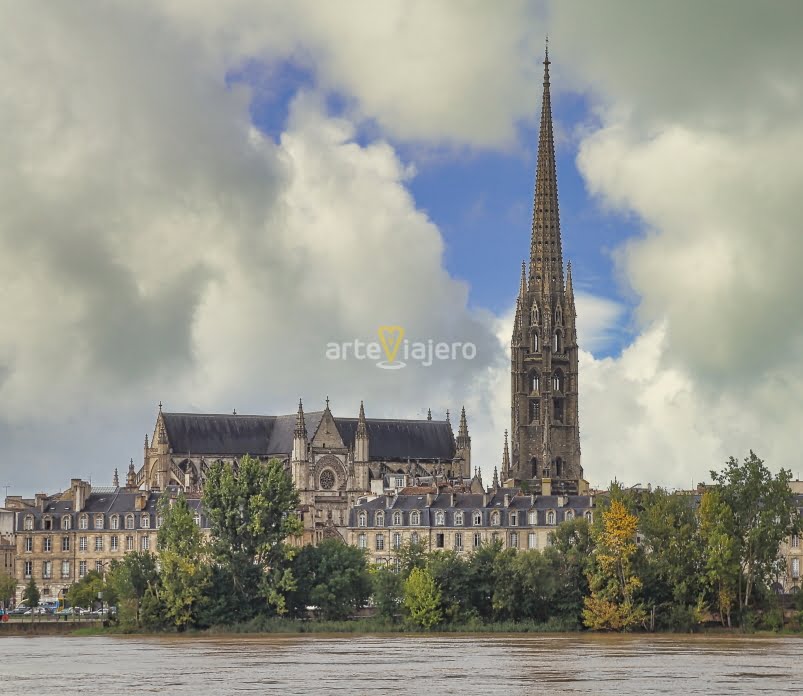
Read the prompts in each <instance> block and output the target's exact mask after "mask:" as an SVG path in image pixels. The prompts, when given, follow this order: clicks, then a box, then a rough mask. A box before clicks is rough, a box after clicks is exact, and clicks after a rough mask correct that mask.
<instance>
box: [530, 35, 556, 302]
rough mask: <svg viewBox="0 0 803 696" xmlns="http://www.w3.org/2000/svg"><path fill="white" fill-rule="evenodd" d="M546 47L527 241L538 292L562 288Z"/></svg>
mask: <svg viewBox="0 0 803 696" xmlns="http://www.w3.org/2000/svg"><path fill="white" fill-rule="evenodd" d="M549 65H550V62H549V46H548V45H547V50H546V53H545V56H544V93H543V97H542V102H541V129H540V131H539V135H538V165H537V168H536V172H535V197H534V198H535V199H534V204H533V229H532V240H531V243H530V288H531V289H533V290H536V291H538V292H540V293H548V292H550V291H551V292H555V291H556V290H558V289H563V251H562V249H561V240H560V215H559V212H558V175H557V166H556V164H555V139H554V136H553V132H552V100H551V98H550V93H549Z"/></svg>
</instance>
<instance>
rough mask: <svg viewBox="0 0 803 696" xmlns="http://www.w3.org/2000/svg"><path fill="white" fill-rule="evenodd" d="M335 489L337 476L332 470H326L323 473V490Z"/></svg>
mask: <svg viewBox="0 0 803 696" xmlns="http://www.w3.org/2000/svg"><path fill="white" fill-rule="evenodd" d="M334 487H335V474H334V472H333V471H332V470H331V469H325V470H324V471H323V472H322V473H321V488H323V489H324V490H327V491H329V490H331V489H332V488H334Z"/></svg>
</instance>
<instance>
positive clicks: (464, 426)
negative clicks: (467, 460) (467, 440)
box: [457, 406, 468, 437]
mask: <svg viewBox="0 0 803 696" xmlns="http://www.w3.org/2000/svg"><path fill="white" fill-rule="evenodd" d="M457 437H468V423H467V422H466V407H465V406H463V408H462V410H461V411H460V427H459V429H458V431H457Z"/></svg>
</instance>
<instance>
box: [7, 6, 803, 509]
mask: <svg viewBox="0 0 803 696" xmlns="http://www.w3.org/2000/svg"><path fill="white" fill-rule="evenodd" d="M0 20H1V24H0V25H1V26H3V27H4V29H5V31H4V37H3V42H2V48H0V56H1V58H0V490H3V487H4V486H5V485H6V484H8V485H10V486H11V488H10V489H9V493H21V494H29V493H32V492H33V491H34V490H46V491H53V490H56V489H60V488H63V487H65V486H66V485H67V484H68V483H69V479H70V478H71V477H75V476H83V477H91V479H92V481H93V482H95V483H98V484H102V485H108V484H110V482H111V476H112V472H113V470H114V468H115V467H119V468H120V469H121V470H123V469H125V467H126V466H127V463H128V461H129V459H130V458H132V457H133V458H134V461H135V463H136V464H137V465H138V466H139V464H140V463H141V461H142V443H143V440H144V437H145V433H146V432H149V431H151V430H152V428H153V422H154V419H155V415H156V412H157V404H158V402H159V401H162V402H163V403H164V404H165V408H166V409H169V410H173V411H212V412H231V411H232V409H235V408H236V409H237V411H238V412H239V413H246V412H254V413H285V412H292V411H293V410H294V404H295V402H296V399H297V398H298V397H299V396H301V397H303V399H304V401H305V404H306V405H307V408H310V409H315V408H320V407H321V406H322V404H323V400H324V398H325V397H326V396H327V395H329V397H330V398H331V403H332V408H333V410H334V411H335V412H336V413H337V414H339V415H356V412H357V409H358V406H359V401H360V399H364V400H365V407H366V412H367V413H368V415H369V416H374V417H388V416H393V417H422V416H424V414H425V413H426V409H427V408H428V407H431V408H432V410H433V413H434V414H435V415H436V416H437V415H438V414H440V415H443V414H444V413H445V411H446V409H447V408H448V409H451V410H452V412H453V413H454V412H455V411H458V410H459V408H460V406H461V405H462V404H465V405H466V408H467V411H468V415H469V428H470V431H471V435H472V438H473V452H474V459H475V462H476V463H477V464H480V465H481V466H482V468H483V470H484V472H485V474H486V477H489V476H490V474H491V472H492V470H493V466H494V465H496V464H498V463H499V461H500V458H501V448H502V432H503V430H504V429H505V428H506V427H508V424H509V413H510V410H509V372H508V358H507V352H506V351H507V346H508V342H509V338H510V333H511V315H512V309H513V303H514V300H515V294H516V291H517V287H518V274H519V267H520V263H521V260H522V258H523V257H524V256H526V254H527V250H528V244H529V235H530V226H529V220H530V217H531V201H532V188H533V172H534V167H535V150H536V131H537V123H538V118H539V113H538V110H539V106H540V92H541V75H542V70H543V66H542V65H541V61H542V60H543V42H544V36H545V35H546V34H547V33H548V34H549V37H550V57H551V59H552V61H553V64H552V78H553V79H552V84H553V104H554V114H555V120H556V123H555V128H556V133H557V139H558V148H559V152H558V157H559V161H558V178H559V190H560V197H561V216H562V228H563V239H564V256H565V258H566V259H567V260H568V259H572V261H573V264H574V278H575V287H576V288H578V289H579V290H580V292H581V295H580V299H579V303H578V305H579V306H578V313H579V317H578V321H579V323H580V341H581V345H582V349H583V352H582V356H581V368H580V369H581V374H580V384H581V414H580V417H581V437H582V446H583V465H584V467H585V471H586V475H587V478H588V479H589V480H590V481H591V482H592V484H595V485H606V484H607V482H608V481H610V480H611V479H612V478H614V477H618V478H619V479H620V480H622V481H624V482H626V483H628V484H634V483H639V482H641V483H646V482H648V481H650V482H653V483H657V484H663V485H667V486H671V487H688V486H690V485H691V484H692V483H695V482H697V481H699V480H704V479H705V478H706V477H707V475H708V474H707V472H708V471H709V469H711V468H712V467H714V468H715V467H718V466H719V465H720V464H721V463H722V462H723V461H724V459H725V458H726V457H727V456H729V455H730V454H734V455H737V456H743V455H745V454H746V453H747V450H748V449H749V448H753V449H754V450H755V451H756V452H758V453H759V455H760V456H762V457H763V458H765V459H766V460H767V461H768V463H769V464H770V465H771V466H773V467H774V468H777V467H780V466H784V467H787V468H791V469H792V471H793V473H795V474H797V473H799V472H800V473H803V471H801V470H803V466H801V465H800V464H799V461H800V454H799V451H800V447H799V445H800V434H799V430H800V422H801V419H802V418H803V362H802V361H801V360H800V357H801V355H803V311H801V303H800V300H799V297H800V296H801V294H803V273H801V272H800V268H801V261H803V234H801V230H800V224H801V223H800V220H801V215H800V192H801V191H802V190H803V159H801V157H800V155H799V153H800V152H801V151H803V74H801V71H800V65H801V64H803V49H801V47H800V41H799V27H800V26H801V25H803V5H801V4H800V3H799V2H795V1H792V0H790V1H789V2H781V1H778V2H774V3H772V4H770V5H769V6H767V5H761V6H759V5H757V4H755V3H750V2H747V1H745V2H730V1H729V2H725V1H724V0H723V1H720V2H715V1H713V0H712V1H709V2H707V3H704V4H700V3H697V2H674V3H671V4H662V5H659V4H656V3H650V4H634V3H632V2H616V1H615V0H611V1H609V2H606V3H604V4H602V3H593V2H585V3H581V2H560V3H557V2H556V3H545V4H542V3H537V2H516V1H515V0H508V1H507V2H505V3H489V2H483V1H476V2H470V1H468V0H466V1H465V2H460V3H457V2H445V1H443V2H437V1H436V2H432V1H431V0H427V1H423V0H421V1H415V0H408V1H405V2H402V1H401V0H400V1H398V2H394V1H393V0H384V1H383V2H381V3H377V2H368V1H363V2H357V1H348V0H341V1H340V2H337V3H323V2H317V1H316V2H312V1H310V2H295V3H286V2H278V1H277V2H267V1H266V0H230V1H229V2H226V3H219V2H215V1H212V0H160V1H159V2H140V3H127V2H108V1H104V2H100V1H98V2H92V1H91V0H85V1H84V2H82V3H57V4H54V3H46V2H36V1H32V2H27V3H24V4H20V3H15V2H11V1H9V2H0ZM385 324H397V325H401V326H403V327H404V328H405V331H406V335H407V337H408V338H410V339H411V340H417V339H428V338H432V339H434V340H445V341H472V342H474V343H475V344H476V346H477V356H476V358H475V359H474V360H471V361H467V360H462V361H455V362H453V363H448V364H446V363H441V364H439V365H435V366H433V367H430V368H424V367H417V366H413V365H411V366H409V367H408V368H406V369H403V370H395V371H391V370H379V369H377V368H376V367H375V366H374V365H373V364H371V363H367V362H359V361H353V360H352V361H345V362H343V361H338V362H333V361H328V360H326V359H325V348H326V343H327V342H330V341H347V340H353V339H355V338H361V339H372V338H373V337H374V336H375V332H376V328H377V327H378V326H379V325H385Z"/></svg>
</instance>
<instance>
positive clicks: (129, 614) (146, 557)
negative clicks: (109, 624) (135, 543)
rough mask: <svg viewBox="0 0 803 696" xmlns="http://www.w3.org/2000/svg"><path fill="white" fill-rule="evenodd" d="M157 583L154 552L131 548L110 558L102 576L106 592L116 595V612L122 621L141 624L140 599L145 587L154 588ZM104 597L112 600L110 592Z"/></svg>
mask: <svg viewBox="0 0 803 696" xmlns="http://www.w3.org/2000/svg"><path fill="white" fill-rule="evenodd" d="M158 586H159V571H158V570H157V562H156V556H154V555H153V554H152V553H150V552H148V551H133V552H131V553H127V554H126V555H125V556H124V557H123V559H122V560H114V561H112V563H111V566H110V567H109V572H108V573H107V576H106V589H107V592H110V593H113V594H115V595H116V596H117V613H118V617H119V619H120V622H121V623H122V624H124V625H135V626H141V625H142V619H141V615H140V611H141V607H142V600H143V599H144V597H145V593H146V592H147V591H148V590H149V589H150V590H151V591H155V590H156V589H157V588H158ZM108 601H109V602H112V598H111V596H109V597H108Z"/></svg>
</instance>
